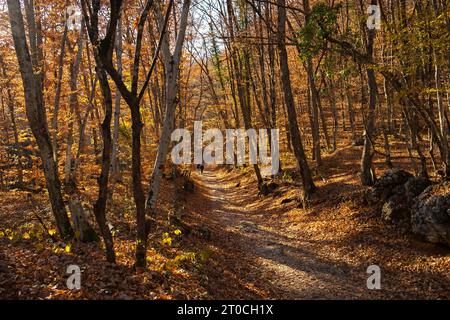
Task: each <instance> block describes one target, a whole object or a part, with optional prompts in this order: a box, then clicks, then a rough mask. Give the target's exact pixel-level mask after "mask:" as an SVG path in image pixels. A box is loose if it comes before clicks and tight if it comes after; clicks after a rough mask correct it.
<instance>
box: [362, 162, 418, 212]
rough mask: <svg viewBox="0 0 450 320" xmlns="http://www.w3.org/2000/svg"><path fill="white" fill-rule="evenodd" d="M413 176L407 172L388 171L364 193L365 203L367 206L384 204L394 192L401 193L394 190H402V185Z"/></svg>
mask: <svg viewBox="0 0 450 320" xmlns="http://www.w3.org/2000/svg"><path fill="white" fill-rule="evenodd" d="M410 178H413V175H412V174H411V173H409V172H407V171H404V170H399V169H392V170H388V171H386V172H385V173H383V175H382V176H381V177H380V178H379V179H378V180H377V181H376V182H375V184H374V185H373V187H372V188H371V189H370V190H369V191H368V192H367V193H366V201H367V203H368V204H369V205H376V204H379V203H384V202H386V201H387V200H388V199H389V198H390V197H391V196H392V195H393V194H394V193H395V192H394V191H397V192H401V190H399V189H397V190H395V189H396V188H398V187H399V188H402V187H403V185H404V184H405V183H406V182H407V181H408V180H409V179H410Z"/></svg>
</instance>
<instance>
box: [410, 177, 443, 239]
mask: <svg viewBox="0 0 450 320" xmlns="http://www.w3.org/2000/svg"><path fill="white" fill-rule="evenodd" d="M411 230H412V232H413V233H414V234H417V235H419V236H421V237H422V238H423V239H425V240H426V241H429V242H432V243H443V244H446V245H449V246H450V183H449V182H448V181H447V182H444V183H442V184H439V185H434V186H430V187H428V188H427V189H426V190H425V191H424V192H422V193H421V194H420V195H419V196H418V197H417V198H416V199H415V200H414V204H413V207H412V214H411Z"/></svg>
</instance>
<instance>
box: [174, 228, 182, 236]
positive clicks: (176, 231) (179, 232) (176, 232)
mask: <svg viewBox="0 0 450 320" xmlns="http://www.w3.org/2000/svg"><path fill="white" fill-rule="evenodd" d="M173 233H175V234H176V235H177V236H179V235H180V234H181V230H180V229H177V230H175V231H174V232H173Z"/></svg>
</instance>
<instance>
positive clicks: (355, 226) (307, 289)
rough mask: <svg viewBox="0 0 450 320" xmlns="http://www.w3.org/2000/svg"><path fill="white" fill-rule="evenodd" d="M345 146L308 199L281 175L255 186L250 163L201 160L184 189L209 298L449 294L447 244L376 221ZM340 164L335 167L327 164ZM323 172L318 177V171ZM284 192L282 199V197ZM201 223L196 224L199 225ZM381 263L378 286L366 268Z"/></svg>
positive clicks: (422, 296)
mask: <svg viewBox="0 0 450 320" xmlns="http://www.w3.org/2000/svg"><path fill="white" fill-rule="evenodd" d="M357 153H358V152H357V150H355V148H353V147H348V148H345V149H342V150H340V151H338V152H336V153H335V154H333V155H331V156H330V157H328V158H327V159H325V164H324V167H326V168H328V169H327V170H324V172H322V173H321V175H322V182H320V183H318V185H319V191H318V192H317V193H316V194H315V195H314V197H313V201H312V203H311V204H310V206H309V208H307V209H302V208H301V207H300V206H299V201H298V200H297V199H296V197H297V198H298V196H296V195H298V194H299V193H300V189H299V188H297V187H295V186H293V185H292V183H282V182H281V183H280V185H281V186H280V187H279V190H278V191H277V192H276V194H275V195H274V196H271V195H269V196H266V197H262V196H259V195H258V192H257V187H256V182H255V181H254V179H253V178H252V172H250V171H247V172H243V171H241V172H237V171H232V172H227V171H226V170H224V169H215V168H207V169H206V170H205V172H204V174H203V175H202V174H200V173H196V174H195V176H194V179H195V181H196V183H197V191H196V193H195V195H194V196H192V197H190V198H189V204H188V207H189V206H190V207H191V212H190V215H191V217H192V219H193V221H196V223H197V224H200V225H202V226H204V227H206V226H207V227H208V228H209V229H210V233H211V235H210V243H209V247H210V250H211V252H212V254H211V257H210V259H209V260H208V263H207V266H206V267H205V269H204V270H205V272H206V274H207V275H208V277H209V281H208V286H207V290H208V292H209V294H210V296H211V297H212V298H216V299H230V298H233V299H234V298H247V299H259V298H270V299H450V249H449V248H445V247H441V246H436V245H432V244H426V243H423V242H421V241H420V240H418V239H414V238H413V237H411V236H410V235H408V234H403V233H401V232H399V231H397V230H395V228H394V227H393V226H391V225H387V224H385V223H384V222H382V221H381V219H380V218H379V216H378V215H377V213H376V212H375V211H374V210H373V209H371V208H367V207H366V206H365V205H364V203H363V201H362V199H363V192H364V188H362V187H361V186H359V185H358V182H357V175H356V174H355V173H356V172H357V166H355V165H351V163H353V161H352V159H354V160H355V159H357V157H358V155H357ZM336 158H338V159H340V161H339V163H340V164H341V165H342V166H344V167H345V163H343V160H345V159H347V160H348V162H349V163H348V164H347V167H348V168H347V169H348V171H347V172H346V173H344V174H343V173H342V172H345V171H343V170H342V169H343V168H342V166H341V167H340V168H339V172H340V173H339V174H337V173H336V172H335V171H334V169H338V168H333V166H334V165H335V164H336V163H337V162H336ZM325 176H326V177H325ZM283 200H284V201H283ZM204 227H203V228H204ZM370 265H378V266H379V267H380V268H381V290H369V289H368V288H367V284H366V281H367V278H368V277H369V276H370V275H369V274H367V268H368V267H369V266H370Z"/></svg>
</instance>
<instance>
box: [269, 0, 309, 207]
mask: <svg viewBox="0 0 450 320" xmlns="http://www.w3.org/2000/svg"><path fill="white" fill-rule="evenodd" d="M277 4H278V51H279V57H280V73H281V82H282V87H283V92H284V100H285V103H286V109H287V113H288V119H289V131H290V134H291V139H292V145H293V149H294V155H295V158H296V159H297V164H298V168H299V170H300V175H301V177H302V180H303V190H304V196H305V198H308V197H310V195H311V194H312V193H313V192H314V191H315V190H316V186H315V185H314V182H313V179H312V176H311V172H310V169H309V166H308V162H307V161H306V156H305V152H304V149H303V144H302V139H301V136H300V131H299V128H298V123H297V112H296V110H295V105H294V98H293V96H292V88H291V79H290V72H289V65H288V56H287V50H286V1H285V0H277Z"/></svg>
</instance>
